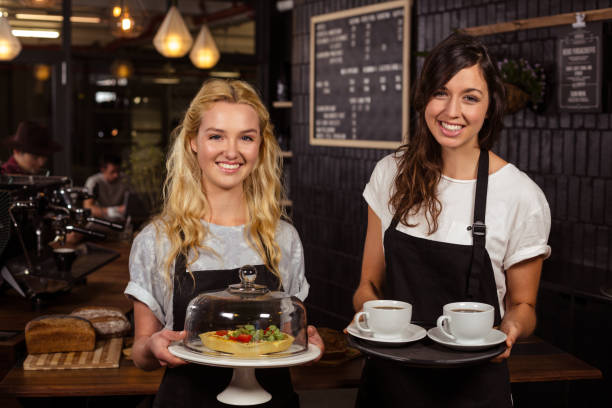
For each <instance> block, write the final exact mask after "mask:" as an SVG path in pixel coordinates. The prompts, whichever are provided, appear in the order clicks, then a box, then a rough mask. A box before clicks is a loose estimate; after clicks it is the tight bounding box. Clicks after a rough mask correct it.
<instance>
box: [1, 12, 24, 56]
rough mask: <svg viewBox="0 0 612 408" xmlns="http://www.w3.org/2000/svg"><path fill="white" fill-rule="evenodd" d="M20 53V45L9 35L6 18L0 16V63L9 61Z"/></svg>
mask: <svg viewBox="0 0 612 408" xmlns="http://www.w3.org/2000/svg"><path fill="white" fill-rule="evenodd" d="M20 52H21V43H20V42H19V40H18V39H17V38H16V37H15V36H14V35H13V33H11V26H10V25H9V23H8V21H7V19H6V18H4V17H2V16H0V61H10V60H12V59H13V58H15V57H16V56H17V55H19V53H20Z"/></svg>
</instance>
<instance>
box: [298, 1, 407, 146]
mask: <svg viewBox="0 0 612 408" xmlns="http://www.w3.org/2000/svg"><path fill="white" fill-rule="evenodd" d="M411 4H412V1H410V0H402V1H390V2H386V3H380V4H374V5H371V6H366V7H359V8H355V9H350V10H342V11H339V12H335V13H331V14H323V15H318V16H314V17H312V18H311V20H310V122H309V124H310V144H312V145H323V146H343V147H362V148H378V149H395V148H396V147H398V146H399V145H400V144H402V143H403V139H404V138H407V135H408V121H409V118H408V112H409V103H410V102H409V97H408V93H409V89H410V84H409V81H410V80H409V78H410V77H409V67H410V61H409V58H410V56H409V49H410V6H411Z"/></svg>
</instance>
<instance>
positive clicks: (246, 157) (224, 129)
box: [191, 102, 262, 194]
mask: <svg viewBox="0 0 612 408" xmlns="http://www.w3.org/2000/svg"><path fill="white" fill-rule="evenodd" d="M261 141H262V136H261V132H260V130H259V117H258V116H257V112H255V109H253V108H252V107H250V106H249V105H246V104H241V103H228V102H216V103H214V104H213V105H212V106H211V108H210V109H208V110H206V111H204V112H203V113H202V121H201V123H200V128H199V129H198V134H197V136H196V137H195V138H193V139H191V149H192V150H193V151H194V152H195V153H196V155H197V158H198V164H199V165H200V169H201V170H202V181H203V184H204V188H205V189H206V192H207V194H214V193H215V192H223V191H231V190H239V191H242V182H243V181H244V180H245V179H246V178H247V177H248V176H249V174H250V173H251V172H252V171H253V169H254V167H255V164H256V163H257V157H258V156H259V146H260V145H261Z"/></svg>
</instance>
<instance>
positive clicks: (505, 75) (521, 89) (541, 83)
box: [498, 58, 546, 113]
mask: <svg viewBox="0 0 612 408" xmlns="http://www.w3.org/2000/svg"><path fill="white" fill-rule="evenodd" d="M498 68H499V71H500V73H501V76H502V79H503V80H504V85H505V87H506V102H507V113H515V112H517V111H519V110H521V109H523V108H524V107H525V106H526V105H527V104H529V106H530V107H531V108H532V109H533V110H535V111H540V110H541V109H542V106H543V104H544V95H545V92H546V74H545V73H544V69H543V68H542V67H541V66H540V64H534V65H533V66H532V65H531V64H530V63H529V61H527V60H525V59H523V58H519V59H518V60H516V59H508V58H504V60H503V61H501V62H498Z"/></svg>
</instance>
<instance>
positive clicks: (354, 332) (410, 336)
mask: <svg viewBox="0 0 612 408" xmlns="http://www.w3.org/2000/svg"><path fill="white" fill-rule="evenodd" d="M346 331H348V333H349V334H350V335H351V336H353V337H357V338H358V339H362V340H367V341H369V342H373V343H379V344H381V345H383V344H384V345H391V344H394V345H398V344H406V343H412V342H413V341H417V340H421V339H422V338H423V337H425V336H426V335H427V331H426V330H425V329H424V328H422V327H421V326H417V325H416V324H409V325H408V326H406V328H405V329H404V331H403V332H402V334H401V336H399V337H396V338H393V339H381V338H378V337H375V336H372V334H370V333H364V332H362V331H361V330H359V328H358V327H357V325H356V324H355V322H351V324H350V325H349V326H348V327H347V328H346Z"/></svg>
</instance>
